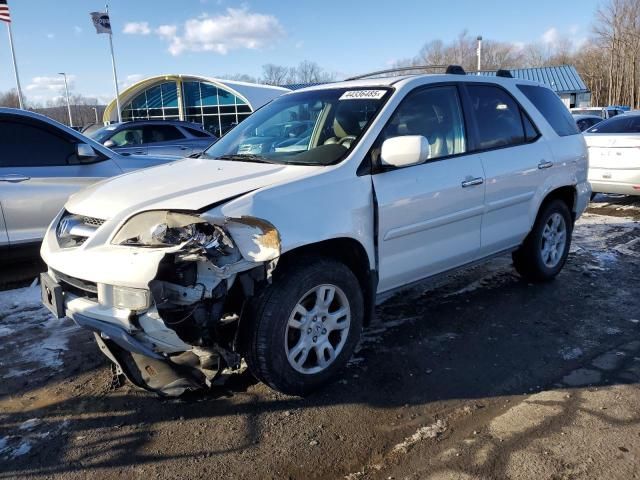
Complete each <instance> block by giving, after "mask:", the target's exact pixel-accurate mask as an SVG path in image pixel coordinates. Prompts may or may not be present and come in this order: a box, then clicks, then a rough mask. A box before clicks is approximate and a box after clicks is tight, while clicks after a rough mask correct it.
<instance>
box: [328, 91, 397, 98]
mask: <svg viewBox="0 0 640 480" xmlns="http://www.w3.org/2000/svg"><path fill="white" fill-rule="evenodd" d="M385 93H387V91H386V90H349V91H348V92H344V93H343V94H342V96H341V97H340V98H339V100H380V99H381V98H382V97H384V94H385Z"/></svg>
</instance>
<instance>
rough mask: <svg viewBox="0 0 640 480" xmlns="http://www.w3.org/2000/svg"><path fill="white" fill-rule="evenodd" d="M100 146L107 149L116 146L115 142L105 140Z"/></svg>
mask: <svg viewBox="0 0 640 480" xmlns="http://www.w3.org/2000/svg"><path fill="white" fill-rule="evenodd" d="M102 145H104V146H105V147H107V148H113V147H115V146H116V142H114V141H113V140H107V141H106V142H104V143H103V144H102Z"/></svg>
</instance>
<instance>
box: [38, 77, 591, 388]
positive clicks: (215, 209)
mask: <svg viewBox="0 0 640 480" xmlns="http://www.w3.org/2000/svg"><path fill="white" fill-rule="evenodd" d="M461 70H462V69H460V68H459V67H457V68H456V69H455V70H453V71H458V72H460V71H461ZM462 73H464V72H463V71H462ZM294 114H295V117H296V118H298V119H302V118H305V119H308V120H310V121H312V122H313V125H314V128H313V133H312V134H311V139H310V141H309V143H308V144H307V145H306V148H304V149H303V150H302V151H300V150H297V151H277V149H276V147H275V143H274V142H272V141H271V140H269V142H266V143H264V142H263V144H262V145H263V146H264V145H267V144H268V145H270V146H269V147H268V148H262V149H261V150H260V151H259V152H255V151H254V152H252V153H249V154H240V153H239V151H240V149H241V147H242V146H243V145H246V140H247V139H249V138H254V137H255V135H256V132H271V130H270V127H271V126H273V125H281V124H282V123H283V121H285V122H286V121H287V119H289V118H291V117H292V116H294ZM269 138H272V137H269ZM590 193H591V190H590V187H589V183H588V181H587V148H586V145H585V141H584V138H583V136H582V135H580V132H579V130H578V128H577V127H576V124H575V122H574V121H573V118H572V117H571V115H570V113H569V111H568V110H567V108H566V107H565V106H564V105H563V104H562V102H561V100H560V99H559V98H558V96H557V95H556V94H555V93H554V92H553V91H551V90H550V89H548V88H546V87H543V86H541V85H539V84H536V83H533V82H529V81H524V80H516V79H512V78H503V76H496V77H479V76H475V75H473V76H472V75H469V76H466V75H464V74H448V75H417V76H399V77H398V76H394V77H390V78H375V79H360V80H353V81H345V82H341V83H335V84H331V85H321V86H317V87H311V88H306V89H303V90H299V91H296V92H292V93H288V94H285V95H283V96H281V97H279V98H277V99H275V100H273V101H272V102H271V103H269V104H268V105H266V106H264V107H263V108H261V109H260V110H258V111H256V112H255V113H253V114H252V115H251V116H250V117H249V118H247V119H246V120H244V121H243V122H242V123H241V124H240V125H238V126H237V127H236V128H234V129H233V130H232V131H231V132H229V133H228V134H227V135H225V136H224V137H222V138H221V139H220V140H219V141H218V142H217V143H215V144H214V145H212V146H211V147H210V148H209V149H207V150H206V151H205V152H204V153H203V154H202V155H201V156H200V158H194V159H186V160H184V161H182V162H179V163H174V164H169V165H164V166H161V167H158V168H154V169H152V170H148V171H145V172H144V173H133V174H131V175H126V176H121V177H119V178H116V179H112V180H109V181H105V182H102V183H100V184H96V185H93V186H92V187H90V188H88V189H86V190H84V191H83V192H81V193H80V194H77V195H74V196H73V197H72V198H71V199H70V200H69V201H68V202H67V204H66V206H65V209H64V211H62V212H60V214H59V215H58V217H57V218H56V219H55V220H54V222H53V223H52V225H51V227H50V229H49V231H48V232H47V235H46V238H45V240H44V243H43V246H42V250H41V252H42V257H43V259H44V260H45V262H46V263H47V265H48V267H49V269H48V272H47V273H45V274H43V275H42V285H43V301H44V303H45V305H47V306H48V308H50V309H51V311H52V312H54V313H55V314H56V315H57V316H58V317H64V316H68V317H71V318H72V319H73V320H74V321H75V322H76V323H77V324H78V325H81V326H83V327H85V328H88V329H90V330H93V331H94V332H97V334H96V341H97V342H98V343H99V344H100V346H101V349H102V351H103V352H104V353H105V354H106V355H107V356H108V357H109V358H110V359H111V360H112V361H113V362H115V363H116V364H117V365H119V368H121V369H122V371H124V372H125V373H126V375H127V376H128V378H129V379H130V380H131V381H133V382H134V383H135V384H137V385H139V386H142V387H144V388H148V389H150V390H153V391H156V392H159V393H162V394H165V395H176V394H180V393H181V392H183V391H184V390H185V389H193V388H200V387H204V386H206V385H209V384H210V383H211V381H213V380H214V379H215V378H216V375H217V374H218V373H219V372H220V371H221V369H222V368H224V367H225V366H229V367H231V368H237V367H238V366H239V365H240V360H241V358H242V357H244V358H245V359H246V362H247V364H248V366H249V369H250V370H251V371H252V372H253V374H254V375H255V376H256V377H257V378H258V379H260V380H262V381H264V382H265V383H267V384H268V385H270V386H271V387H272V388H274V389H277V390H279V391H282V392H286V393H288V394H296V395H304V394H307V393H309V392H311V391H313V390H314V389H316V388H318V387H320V386H322V385H324V384H326V383H327V382H328V381H329V380H330V379H331V378H333V377H334V375H335V374H336V372H337V371H338V370H339V369H340V368H341V367H343V366H344V365H345V363H346V362H347V360H348V359H349V357H350V356H351V354H352V352H353V350H354V347H355V345H356V344H357V342H358V338H359V336H360V332H361V329H362V327H363V325H367V324H368V323H369V321H370V319H371V316H372V314H373V307H374V304H375V302H376V299H380V298H382V297H384V296H387V295H389V294H390V293H392V292H394V291H397V290H398V289H400V288H404V287H406V286H408V285H412V284H413V283H414V282H416V281H420V280H422V279H425V278H428V277H432V276H434V275H438V274H441V273H444V272H448V271H451V270H454V269H457V268H464V267H465V266H468V265H470V264H473V263H475V262H478V261H480V260H487V259H489V258H491V257H493V256H495V255H498V254H502V253H506V252H513V261H514V264H515V268H516V270H517V271H518V272H520V274H521V275H522V276H523V277H524V278H526V279H527V280H529V281H549V280H551V279H553V278H554V277H555V276H556V275H557V274H558V273H559V272H560V270H561V269H562V268H563V266H564V263H565V261H566V259H567V255H568V252H569V246H570V243H571V234H572V229H573V225H574V222H575V220H576V219H577V218H578V217H579V216H580V215H581V214H582V212H583V211H584V209H585V208H586V206H587V204H588V202H589V195H590ZM85 218H91V219H92V224H91V225H87V224H86V222H85V221H84V220H83V219H85ZM79 224H80V225H84V226H85V228H83V229H81V230H78V229H76V228H75V226H76V225H79Z"/></svg>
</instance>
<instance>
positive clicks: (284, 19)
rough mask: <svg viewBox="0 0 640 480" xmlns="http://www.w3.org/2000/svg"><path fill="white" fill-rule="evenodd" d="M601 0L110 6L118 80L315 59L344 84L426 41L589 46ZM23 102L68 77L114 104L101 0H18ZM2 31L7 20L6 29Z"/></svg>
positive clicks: (0, 86)
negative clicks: (566, 41)
mask: <svg viewBox="0 0 640 480" xmlns="http://www.w3.org/2000/svg"><path fill="white" fill-rule="evenodd" d="M598 3H599V2H598V0H579V1H578V0H563V1H562V2H559V1H556V0H537V1H535V2H531V1H521V0H492V1H491V2H488V1H482V2H481V1H475V0H467V1H461V0H447V1H433V0H428V1H427V0H425V1H415V0H413V1H409V0H407V1H405V0H395V1H393V2H388V1H384V2H383V1H371V0H369V1H364V0H352V1H345V0H322V1H314V2H311V1H300V0H296V1H292V0H277V1H275V0H261V1H260V0H254V1H244V2H235V1H232V0H179V1H176V0H173V1H168V0H135V1H132V0H112V1H111V2H110V10H111V20H112V25H113V29H114V47H115V50H116V60H117V67H118V73H119V77H120V83H121V84H123V85H126V84H130V83H131V82H133V81H136V80H139V79H141V78H144V77H145V76H149V75H154V74H162V73H190V74H199V75H208V76H216V75H218V76H220V75H224V74H235V73H246V74H249V75H253V76H259V75H260V73H261V66H262V65H263V64H265V63H276V64H279V65H286V66H293V65H296V64H297V63H299V62H300V61H302V60H306V59H308V60H313V61H315V62H317V63H318V64H320V65H321V66H322V67H324V68H325V69H327V70H329V71H332V72H335V73H336V74H337V75H338V76H339V77H341V76H346V75H352V74H357V73H361V72H366V71H370V70H376V69H379V68H385V67H386V66H387V65H389V64H391V63H393V62H394V61H395V60H398V59H401V58H407V57H412V56H413V55H415V54H416V53H417V52H418V50H419V49H420V47H421V46H422V45H423V44H424V43H425V42H426V41H428V40H432V39H435V38H440V39H442V40H450V39H452V38H454V37H455V36H456V35H457V34H458V33H459V32H460V31H462V30H463V29H468V31H469V33H470V34H471V35H477V34H481V35H483V36H484V37H485V38H491V39H495V40H502V41H509V42H514V43H527V42H551V43H552V42H554V41H555V40H556V39H557V38H558V37H560V36H565V37H569V38H571V39H573V40H574V41H575V42H577V43H579V42H581V41H584V39H585V38H586V37H588V36H589V32H590V28H591V22H592V20H593V14H594V11H595V8H596V6H597V5H598ZM9 7H10V8H11V13H12V17H13V20H14V22H13V35H14V40H15V46H16V54H17V56H18V68H19V70H20V77H21V81H22V86H23V90H24V93H25V95H26V96H27V97H28V98H30V99H31V100H33V101H46V100H47V99H50V98H52V97H55V96H58V95H60V93H61V87H62V77H61V76H59V75H57V73H58V72H67V74H68V75H69V78H70V80H71V89H72V91H73V92H75V93H82V94H83V95H86V96H95V97H99V98H100V99H102V100H103V101H106V100H109V99H110V98H112V97H113V82H112V75H111V64H110V57H109V46H108V40H107V36H106V35H97V34H96V33H95V30H94V29H93V26H92V25H91V21H90V18H89V12H90V11H99V10H101V9H103V8H104V2H103V1H94V0H63V1H58V2H52V1H50V0H9ZM0 29H4V25H1V26H0ZM14 85H15V83H14V79H13V70H12V68H11V60H10V53H9V45H8V39H7V35H6V33H5V32H2V33H1V34H0V91H4V90H7V89H9V88H12V87H13V86H14Z"/></svg>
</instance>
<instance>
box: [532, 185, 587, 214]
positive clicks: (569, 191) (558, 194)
mask: <svg viewBox="0 0 640 480" xmlns="http://www.w3.org/2000/svg"><path fill="white" fill-rule="evenodd" d="M577 198H578V192H577V190H576V187H575V186H573V185H565V186H562V187H558V188H556V189H554V190H551V191H550V192H549V193H547V195H546V196H545V197H544V198H543V199H542V202H541V203H540V206H539V207H538V212H537V213H536V218H537V217H538V215H539V213H540V211H542V209H543V208H544V207H545V206H546V205H548V204H549V203H550V202H552V201H554V200H562V201H563V202H564V203H565V204H566V205H567V207H568V208H569V212H571V218H572V220H573V221H574V222H575V221H576V216H577V212H576V201H577ZM534 222H535V219H534Z"/></svg>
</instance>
